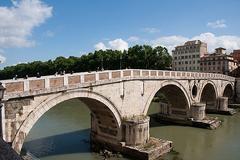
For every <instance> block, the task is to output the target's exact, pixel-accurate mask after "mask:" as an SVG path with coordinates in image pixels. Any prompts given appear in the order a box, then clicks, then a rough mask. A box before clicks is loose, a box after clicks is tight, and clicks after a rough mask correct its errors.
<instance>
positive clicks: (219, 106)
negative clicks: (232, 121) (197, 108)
mask: <svg viewBox="0 0 240 160" xmlns="http://www.w3.org/2000/svg"><path fill="white" fill-rule="evenodd" d="M206 112H207V113H215V114H224V115H233V114H235V113H236V110H235V109H232V108H228V97H218V98H217V100H216V105H215V108H213V109H212V108H211V109H207V110H206Z"/></svg>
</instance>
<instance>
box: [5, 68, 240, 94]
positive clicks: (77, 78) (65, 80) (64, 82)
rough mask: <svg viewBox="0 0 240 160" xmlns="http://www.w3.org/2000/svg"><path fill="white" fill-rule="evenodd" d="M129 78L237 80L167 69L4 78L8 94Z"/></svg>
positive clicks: (37, 91)
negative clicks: (14, 78)
mask: <svg viewBox="0 0 240 160" xmlns="http://www.w3.org/2000/svg"><path fill="white" fill-rule="evenodd" d="M129 79H221V80H228V81H235V78H234V77H229V76H226V75H223V74H213V73H200V72H181V71H165V70H140V69H126V70H106V71H100V72H81V73H74V74H65V75H51V76H42V77H40V78H36V77H30V78H28V79H17V80H3V81H1V82H2V83H3V86H4V87H5V88H6V95H7V96H10V95H11V94H14V95H16V94H18V95H19V96H21V95H24V94H30V93H35V94H40V93H46V92H53V91H58V90H64V89H68V88H71V87H73V86H81V85H84V84H85V85H86V84H87V85H89V84H93V83H107V82H111V81H117V80H129Z"/></svg>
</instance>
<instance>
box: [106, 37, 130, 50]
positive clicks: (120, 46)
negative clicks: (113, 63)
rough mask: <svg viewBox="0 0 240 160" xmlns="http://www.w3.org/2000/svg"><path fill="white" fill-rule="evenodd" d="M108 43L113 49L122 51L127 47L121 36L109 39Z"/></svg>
mask: <svg viewBox="0 0 240 160" xmlns="http://www.w3.org/2000/svg"><path fill="white" fill-rule="evenodd" d="M108 44H109V46H110V48H111V49H113V50H119V51H124V50H127V49H128V43H127V42H126V41H124V40H122V39H121V38H119V39H115V40H113V41H109V42H108Z"/></svg>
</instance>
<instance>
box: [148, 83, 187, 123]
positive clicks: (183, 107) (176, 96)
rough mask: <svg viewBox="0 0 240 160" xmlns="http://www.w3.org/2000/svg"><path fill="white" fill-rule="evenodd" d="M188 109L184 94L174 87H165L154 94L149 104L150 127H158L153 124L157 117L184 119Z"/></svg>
mask: <svg viewBox="0 0 240 160" xmlns="http://www.w3.org/2000/svg"><path fill="white" fill-rule="evenodd" d="M188 108H189V105H188V101H187V97H186V96H185V94H184V92H183V91H182V90H181V89H180V88H179V87H178V86H176V85H172V84H171V85H166V86H164V87H162V88H161V89H160V90H159V91H158V92H157V93H156V94H155V96H154V98H153V100H152V103H151V104H150V107H149V110H148V115H149V116H150V118H151V121H150V122H151V123H150V125H151V126H155V125H159V124H155V120H154V119H156V118H155V117H157V116H158V115H161V116H165V117H176V118H179V119H186V118H187V116H188Z"/></svg>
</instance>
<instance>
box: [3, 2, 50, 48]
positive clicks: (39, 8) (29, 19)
mask: <svg viewBox="0 0 240 160" xmlns="http://www.w3.org/2000/svg"><path fill="white" fill-rule="evenodd" d="M12 3H13V6H11V7H4V6H0V48H9V47H30V46H33V45H34V41H33V40H30V36H31V34H32V31H33V29H34V28H35V27H38V26H39V25H40V24H42V23H44V22H45V21H46V19H47V18H49V17H51V16H52V7H50V6H47V5H46V4H45V3H43V2H42V1H41V0H20V1H16V0H12Z"/></svg>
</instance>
